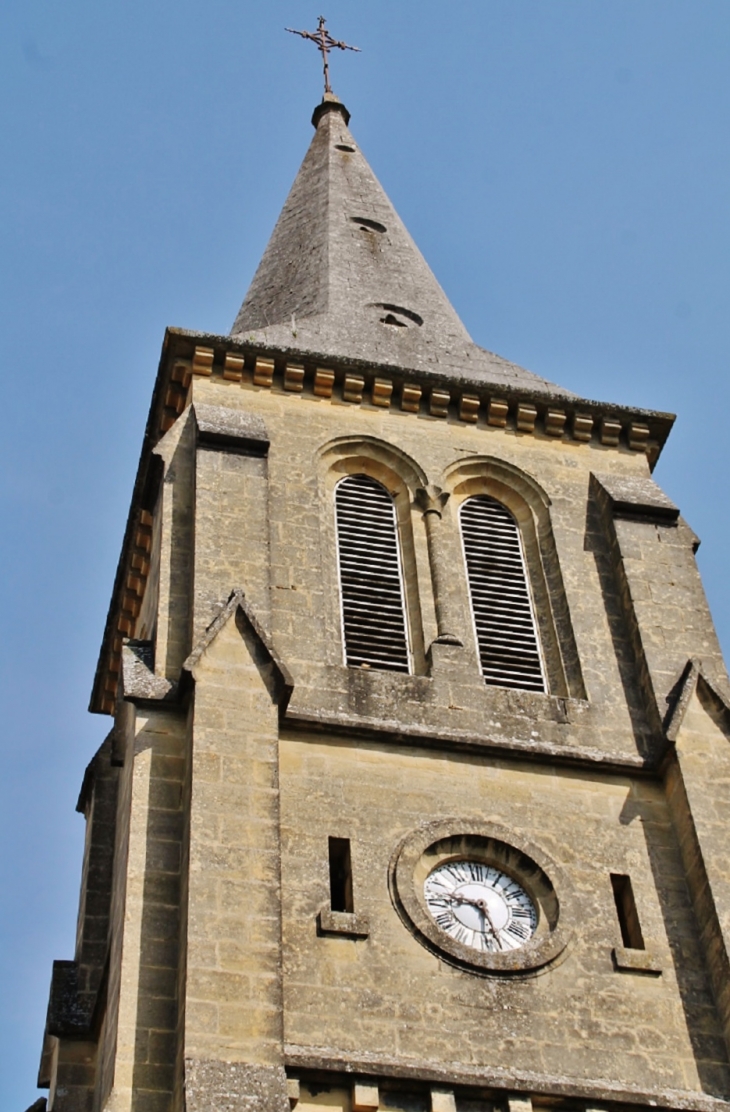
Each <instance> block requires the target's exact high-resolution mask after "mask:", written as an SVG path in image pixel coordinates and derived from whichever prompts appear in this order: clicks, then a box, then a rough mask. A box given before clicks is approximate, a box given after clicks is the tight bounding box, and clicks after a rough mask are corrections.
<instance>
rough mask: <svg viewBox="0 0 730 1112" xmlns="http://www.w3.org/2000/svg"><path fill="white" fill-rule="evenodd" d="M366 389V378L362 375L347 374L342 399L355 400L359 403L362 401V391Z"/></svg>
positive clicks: (346, 400)
mask: <svg viewBox="0 0 730 1112" xmlns="http://www.w3.org/2000/svg"><path fill="white" fill-rule="evenodd" d="M364 389H365V379H364V378H363V376H362V375H345V381H344V384H343V387H342V400H343V401H345V402H354V403H355V404H356V405H359V404H360V402H361V401H362V392H363V390H364Z"/></svg>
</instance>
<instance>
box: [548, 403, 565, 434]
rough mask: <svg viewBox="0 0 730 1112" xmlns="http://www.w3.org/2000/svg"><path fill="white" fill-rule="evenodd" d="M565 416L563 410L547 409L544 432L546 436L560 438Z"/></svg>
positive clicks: (563, 429)
mask: <svg viewBox="0 0 730 1112" xmlns="http://www.w3.org/2000/svg"><path fill="white" fill-rule="evenodd" d="M566 419H567V414H566V412H565V410H564V409H548V411H547V413H546V414H545V432H546V433H547V434H548V436H562V435H563V432H564V431H565V422H566Z"/></svg>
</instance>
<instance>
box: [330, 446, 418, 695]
mask: <svg viewBox="0 0 730 1112" xmlns="http://www.w3.org/2000/svg"><path fill="white" fill-rule="evenodd" d="M318 455H319V466H320V468H321V469H322V470H320V474H321V477H322V485H321V488H320V489H321V496H322V502H321V508H322V527H323V529H322V574H323V585H324V586H325V590H324V593H323V602H324V607H323V610H324V614H323V616H324V620H325V624H326V627H327V630H328V631H329V634H330V635H329V637H328V642H327V659H328V662H329V663H330V664H334V665H337V664H339V665H342V664H343V663H347V664H348V665H349V666H354V667H361V666H362V665H363V664H365V665H368V666H369V667H371V668H380V667H382V666H383V665H381V664H378V663H376V658H375V657H374V658H373V660H369V659H363V660H359V659H358V657H357V652H355V651H348V645H347V634H348V629H347V624H346V621H345V618H346V615H345V613H344V607H343V606H342V597H343V596H342V586H343V584H342V577H341V570H342V568H341V552H340V535H339V531H338V498H342V496H343V494H344V493H345V492H348V493H349V495H350V496H352V495H356V496H359V497H360V498H363V497H364V494H365V492H366V491H367V490H368V486H369V484H377V485H374V486H370V487H369V489H370V491H371V492H373V494H374V495H375V504H377V501H378V499H377V493H376V492H377V491H378V490H380V491H385V493H386V496H387V498H388V499H389V503H390V510H389V512H390V515H391V518H390V519H391V521H392V522H393V523H394V530H395V538H396V541H397V557H398V560H399V561H400V577H401V584H402V597H403V609H402V612H403V620H404V636H405V642H406V645H407V651H408V659H409V666H408V667H407V668H403V667H402V666H401V664H399V665H398V667H396V668H393V669H392V670H395V671H400V672H411V673H413V674H415V675H424V674H425V673H426V671H427V664H426V651H425V643H424V630H423V622H422V607H423V606H426V608H427V610H428V609H432V603H433V600H432V597H431V581H430V574H429V564H428V552H427V547H426V538H425V533H424V530H423V524H422V521H421V515H420V514H418V513H416V512H414V504H415V492H416V490H417V489H418V488H419V487H420V486H422V485H423V484H424V483H425V482H426V477H425V475H424V473H423V472H422V470H421V469H420V468H419V467H418V465H417V464H416V463H415V462H414V461H413V460H411V458H410V457H409V456H407V455H406V453H405V452H403V451H402V450H401V449H400V448H397V447H396V446H395V445H391V444H388V443H387V442H386V441H382V440H379V439H377V438H375V437H369V436H343V437H338V438H337V439H336V440H333V441H330V442H328V443H327V444H326V445H324V446H323V447H322V449H321V450H320V452H319V453H318ZM345 480H347V482H345ZM358 486H359V494H358V493H357V492H358ZM383 508H385V503H384V502H383V503H381V510H380V511H379V512H380V513H381V514H382V513H383ZM362 527H363V530H365V531H367V528H368V527H369V526H368V523H367V522H366V521H365V520H363V521H362ZM363 535H364V534H363ZM391 582H392V580H391ZM371 585H372V587H373V589H374V592H375V593H374V595H373V597H374V598H376V597H377V583H376V582H375V581H374V580H371ZM424 593H425V598H424V597H423V595H424ZM429 603H430V606H429ZM366 625H367V623H366ZM384 625H387V623H384ZM375 632H376V631H375V630H374V629H373V633H375ZM385 632H386V637H385V640H386V641H387V640H388V636H389V635H390V633H392V632H393V630H392V629H390V630H386V631H385ZM350 644H351V645H354V642H353V641H352V639H351V640H350ZM400 659H402V658H400ZM384 666H385V668H386V670H391V669H390V668H389V666H388V664H387V662H386V663H385V665H384Z"/></svg>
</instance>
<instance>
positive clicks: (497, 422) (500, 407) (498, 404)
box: [487, 398, 509, 429]
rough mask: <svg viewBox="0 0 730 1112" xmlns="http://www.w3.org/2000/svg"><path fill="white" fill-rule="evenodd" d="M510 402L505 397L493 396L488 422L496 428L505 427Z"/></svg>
mask: <svg viewBox="0 0 730 1112" xmlns="http://www.w3.org/2000/svg"><path fill="white" fill-rule="evenodd" d="M508 411H509V402H506V401H505V400H504V398H491V399H490V401H489V408H488V410H487V424H488V425H492V427H493V428H495V429H503V428H505V426H506V424H507V413H508Z"/></svg>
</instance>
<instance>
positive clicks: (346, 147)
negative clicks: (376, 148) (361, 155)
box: [335, 143, 355, 154]
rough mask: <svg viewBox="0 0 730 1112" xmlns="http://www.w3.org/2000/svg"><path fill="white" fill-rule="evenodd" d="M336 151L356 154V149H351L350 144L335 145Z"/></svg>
mask: <svg viewBox="0 0 730 1112" xmlns="http://www.w3.org/2000/svg"><path fill="white" fill-rule="evenodd" d="M335 150H336V151H347V153H348V154H354V153H355V148H354V147H351V146H350V144H349V143H335Z"/></svg>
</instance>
